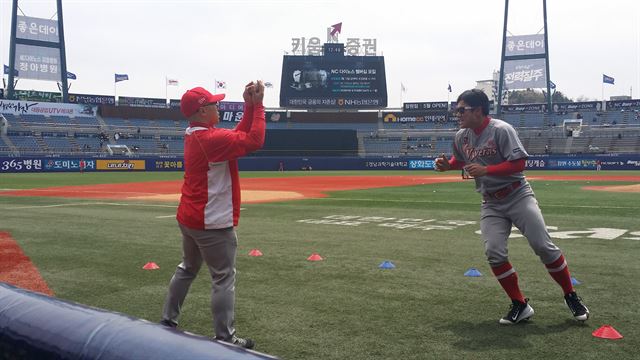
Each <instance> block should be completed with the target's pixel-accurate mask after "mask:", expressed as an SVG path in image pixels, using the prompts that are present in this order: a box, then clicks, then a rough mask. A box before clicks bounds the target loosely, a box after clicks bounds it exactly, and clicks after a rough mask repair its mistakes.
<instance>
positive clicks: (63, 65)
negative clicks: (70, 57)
mask: <svg viewBox="0 0 640 360" xmlns="http://www.w3.org/2000/svg"><path fill="white" fill-rule="evenodd" d="M56 3H57V7H58V34H59V36H60V77H61V80H62V102H65V103H68V102H69V85H68V83H67V52H66V51H65V44H64V21H63V20H62V0H56Z"/></svg>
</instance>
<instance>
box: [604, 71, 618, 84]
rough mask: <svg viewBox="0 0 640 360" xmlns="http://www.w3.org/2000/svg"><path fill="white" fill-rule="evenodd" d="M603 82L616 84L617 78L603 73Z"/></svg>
mask: <svg viewBox="0 0 640 360" xmlns="http://www.w3.org/2000/svg"><path fill="white" fill-rule="evenodd" d="M602 82H603V83H605V84H611V85H614V82H615V79H614V78H612V77H611V76H607V75H605V74H602Z"/></svg>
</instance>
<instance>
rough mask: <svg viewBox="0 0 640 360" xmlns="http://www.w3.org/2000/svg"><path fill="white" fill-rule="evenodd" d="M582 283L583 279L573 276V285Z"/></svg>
mask: <svg viewBox="0 0 640 360" xmlns="http://www.w3.org/2000/svg"><path fill="white" fill-rule="evenodd" d="M580 284H582V281H580V280H578V279H576V278H574V277H573V276H572V277H571V285H580Z"/></svg>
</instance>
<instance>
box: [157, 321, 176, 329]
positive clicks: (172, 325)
mask: <svg viewBox="0 0 640 360" xmlns="http://www.w3.org/2000/svg"><path fill="white" fill-rule="evenodd" d="M160 325H163V326H166V327H168V328H173V329H175V328H177V327H178V324H177V323H175V322H174V321H172V320H167V319H162V320H160Z"/></svg>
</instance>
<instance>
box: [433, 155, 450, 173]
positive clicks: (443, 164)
mask: <svg viewBox="0 0 640 360" xmlns="http://www.w3.org/2000/svg"><path fill="white" fill-rule="evenodd" d="M449 169H451V165H450V164H449V159H447V156H446V155H445V154H442V155H440V157H439V158H437V159H436V171H447V170H449Z"/></svg>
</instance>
